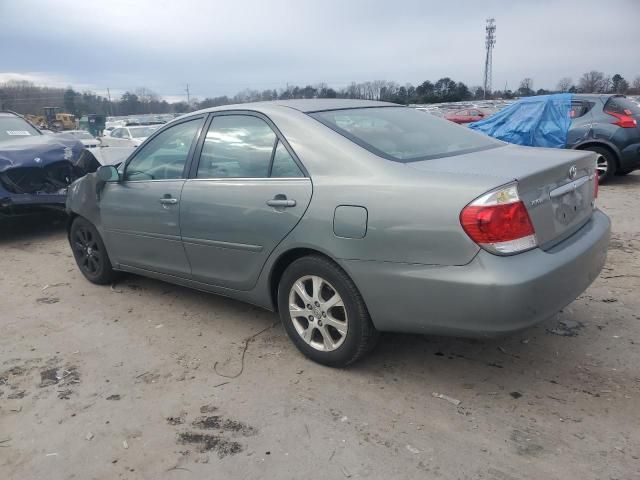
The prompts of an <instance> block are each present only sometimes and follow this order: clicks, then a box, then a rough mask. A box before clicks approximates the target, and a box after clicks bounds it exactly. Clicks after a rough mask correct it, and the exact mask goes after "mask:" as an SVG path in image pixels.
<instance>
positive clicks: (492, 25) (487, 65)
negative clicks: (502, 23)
mask: <svg viewBox="0 0 640 480" xmlns="http://www.w3.org/2000/svg"><path fill="white" fill-rule="evenodd" d="M485 31H486V32H487V34H486V36H485V45H486V47H487V55H486V57H485V59H484V85H483V86H484V94H483V97H484V98H487V94H490V93H491V63H492V62H493V59H492V57H493V47H494V45H495V44H496V20H495V19H494V18H487V26H486V27H485Z"/></svg>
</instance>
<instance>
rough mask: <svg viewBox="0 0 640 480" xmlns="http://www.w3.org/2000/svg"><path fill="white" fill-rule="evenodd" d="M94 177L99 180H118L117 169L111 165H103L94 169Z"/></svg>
mask: <svg viewBox="0 0 640 480" xmlns="http://www.w3.org/2000/svg"><path fill="white" fill-rule="evenodd" d="M96 177H98V180H100V181H101V182H105V183H106V182H117V181H119V180H120V175H119V174H118V169H117V168H116V167H114V166H113V165H103V166H101V167H100V168H98V170H97V171H96Z"/></svg>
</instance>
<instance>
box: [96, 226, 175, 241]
mask: <svg viewBox="0 0 640 480" xmlns="http://www.w3.org/2000/svg"><path fill="white" fill-rule="evenodd" d="M104 231H105V232H107V233H117V234H118V235H129V236H131V237H145V238H155V239H156V240H170V241H172V242H180V241H182V239H181V238H180V237H179V236H177V235H166V234H164V233H150V232H136V231H131V230H118V229H115V228H114V229H108V228H105V230H104Z"/></svg>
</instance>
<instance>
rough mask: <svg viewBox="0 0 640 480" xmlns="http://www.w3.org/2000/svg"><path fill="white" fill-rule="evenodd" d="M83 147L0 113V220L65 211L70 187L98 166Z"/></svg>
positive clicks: (7, 113)
mask: <svg viewBox="0 0 640 480" xmlns="http://www.w3.org/2000/svg"><path fill="white" fill-rule="evenodd" d="M84 151H85V150H84V146H83V145H82V143H81V142H80V141H79V140H78V139H76V138H74V137H72V136H71V135H65V134H54V135H45V134H43V133H42V132H41V131H40V130H38V129H37V128H36V127H35V126H33V125H32V124H31V123H29V122H28V121H26V120H25V119H24V118H22V117H21V116H20V115H18V114H17V113H14V112H9V111H0V216H3V215H11V214H18V213H23V212H25V211H30V210H33V209H35V208H41V207H57V208H64V203H65V199H66V193H67V187H68V186H69V184H70V183H71V182H73V181H74V180H75V179H77V178H79V177H81V176H82V175H84V174H86V173H88V172H90V171H95V169H96V168H97V167H98V166H99V165H98V164H97V162H96V161H95V159H94V158H93V156H88V155H87V154H83V152H84Z"/></svg>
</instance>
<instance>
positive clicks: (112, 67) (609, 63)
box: [0, 0, 640, 100]
mask: <svg viewBox="0 0 640 480" xmlns="http://www.w3.org/2000/svg"><path fill="white" fill-rule="evenodd" d="M487 17H495V19H496V24H497V32H496V36H497V42H496V46H495V50H494V57H493V85H494V88H496V89H498V88H499V89H502V88H504V86H505V83H507V85H508V87H509V88H511V89H515V88H517V87H518V83H519V82H520V80H521V79H522V78H524V77H531V78H532V79H533V86H534V88H535V89H538V88H552V87H554V86H555V85H556V83H557V81H558V80H559V79H560V78H561V77H565V76H568V77H572V78H573V80H574V81H576V82H577V80H578V78H579V77H580V75H581V74H582V73H583V72H585V71H587V70H593V69H596V70H601V71H604V72H605V73H607V74H609V75H613V74H615V73H620V74H621V75H623V76H624V77H625V78H627V79H628V80H631V79H632V78H634V77H635V76H637V75H640V0H576V1H573V0H571V1H570V0H562V1H552V0H520V1H518V0H504V1H498V0H483V1H475V0H467V1H456V0H449V1H446V0H445V1H442V0H438V1H430V0H404V1H390V0H387V1H381V0H368V1H366V0H313V1H312V0H296V1H293V0H289V1H285V0H227V1H215V0H208V1H207V0H202V1H198V0H179V1H174V0H154V1H147V0H135V1H121V0H109V1H100V2H87V1H78V0H76V1H72V0H56V1H51V0H50V1H45V0H41V1H38V0H16V1H13V0H0V81H3V80H6V79H9V78H24V79H28V80H32V81H34V82H35V83H37V84H46V85H50V86H63V87H64V86H67V85H71V86H73V87H74V88H76V89H78V90H84V89H91V90H93V91H95V92H96V93H98V94H100V95H106V88H107V87H109V88H110V89H111V92H112V95H117V94H119V93H122V92H124V91H125V90H133V89H135V88H137V87H142V86H145V87H147V88H150V89H152V90H154V91H156V92H157V93H159V94H160V95H162V96H164V97H165V98H167V99H169V100H178V99H182V96H183V95H185V91H184V90H185V86H186V84H187V83H189V84H190V89H191V93H192V96H195V97H197V98H199V99H203V98H205V97H207V96H216V95H222V94H234V93H236V92H237V91H239V90H242V89H244V88H252V89H259V90H263V89H267V88H281V87H285V86H286V84H287V83H290V84H298V85H304V84H315V83H318V82H326V83H328V84H329V85H330V86H333V87H343V86H345V85H346V84H348V83H350V82H351V81H356V82H360V81H366V80H375V79H380V80H393V81H397V82H399V83H401V84H404V83H406V82H411V83H413V84H418V83H420V82H422V81H423V80H426V79H429V80H432V81H435V80H437V79H438V78H440V77H443V76H450V77H451V78H453V79H454V80H457V81H463V82H465V83H466V84H467V85H468V86H470V87H471V86H474V85H480V84H481V83H482V72H483V64H484V34H485V32H484V27H485V19H486V18H487Z"/></svg>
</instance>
